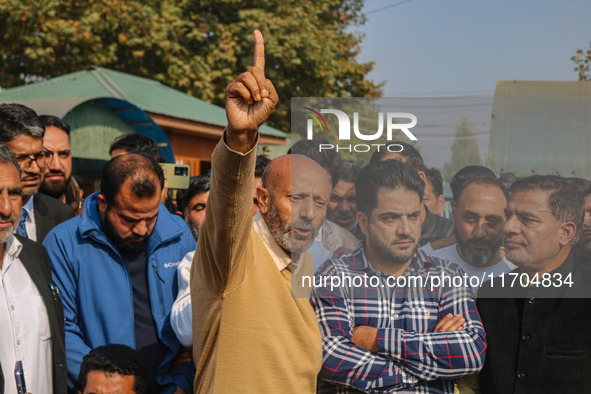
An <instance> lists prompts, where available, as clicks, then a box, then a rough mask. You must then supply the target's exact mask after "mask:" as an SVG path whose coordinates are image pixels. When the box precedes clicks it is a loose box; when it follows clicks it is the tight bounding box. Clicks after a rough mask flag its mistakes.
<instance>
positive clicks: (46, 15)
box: [0, 0, 381, 130]
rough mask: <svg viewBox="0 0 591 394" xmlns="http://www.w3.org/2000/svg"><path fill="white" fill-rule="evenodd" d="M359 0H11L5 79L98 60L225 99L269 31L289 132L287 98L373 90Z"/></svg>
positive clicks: (5, 4)
mask: <svg viewBox="0 0 591 394" xmlns="http://www.w3.org/2000/svg"><path fill="white" fill-rule="evenodd" d="M362 5H363V1H362V0H319V1H295V0H287V1H282V2H279V1H278V0H266V1H264V0H250V1H238V0H215V1H213V0H183V1H180V2H179V1H172V0H163V1H155V0H152V1H149V0H144V1H138V0H127V1H123V0H87V1H75V0H45V1H43V2H39V1H34V0H4V1H2V2H0V36H1V37H2V42H3V45H2V48H0V55H1V57H2V60H3V65H2V67H1V68H0V86H2V87H4V88H8V87H13V86H18V85H21V84H23V83H29V82H33V81H36V80H40V79H45V78H50V77H54V76H58V75H62V74H66V73H70V72H74V71H78V70H81V69H84V68H86V67H88V66H89V65H93V64H94V65H97V66H101V67H107V68H111V69H115V70H119V71H123V72H127V73H131V74H135V75H139V76H143V77H148V78H153V79H156V80H158V81H160V82H162V83H164V84H166V85H168V86H171V87H173V88H176V89H179V90H181V91H184V92H186V93H188V94H191V95H193V96H195V97H198V98H201V99H203V100H206V101H209V102H213V103H216V104H218V105H223V103H224V89H225V87H226V85H227V84H228V83H229V82H230V81H231V80H232V79H233V78H235V77H236V76H237V75H238V74H239V73H241V72H243V71H245V70H246V69H248V68H249V67H250V66H251V65H252V47H253V39H252V31H253V30H254V29H255V28H258V29H260V30H261V31H262V32H263V34H264V35H265V40H266V45H265V49H266V56H267V68H266V72H267V76H268V78H269V79H271V80H272V81H273V83H274V84H275V87H276V88H277V91H278V93H279V97H280V104H279V106H278V107H277V109H276V111H275V113H274V114H273V116H272V118H271V119H270V121H269V124H270V125H272V126H275V127H278V128H280V129H282V130H289V112H290V110H289V109H290V98H291V97H292V96H294V97H306V96H328V97H339V96H340V97H343V96H344V97H348V96H364V97H375V96H379V95H381V86H380V85H377V84H375V83H374V82H373V81H370V80H367V79H366V75H367V73H369V72H370V71H371V70H372V68H373V63H360V62H359V61H358V60H357V56H358V54H359V52H360V50H361V48H360V40H361V36H360V35H359V34H358V33H350V32H349V31H350V30H351V29H350V28H351V27H354V26H358V25H360V24H362V23H363V22H364V15H363V14H362V12H361V7H362Z"/></svg>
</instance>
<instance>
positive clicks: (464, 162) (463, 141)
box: [443, 119, 482, 179]
mask: <svg viewBox="0 0 591 394" xmlns="http://www.w3.org/2000/svg"><path fill="white" fill-rule="evenodd" d="M470 165H478V166H481V165H482V158H481V157H480V151H479V150H478V141H476V136H475V135H474V127H473V126H472V125H471V124H470V123H469V122H468V120H467V119H462V120H461V122H460V123H458V125H457V126H456V137H455V140H454V143H453V145H452V146H451V159H450V161H449V162H447V163H445V164H444V166H443V168H444V172H445V178H446V179H451V177H452V176H454V175H455V173H456V172H458V171H459V170H461V169H462V168H464V167H466V166H470Z"/></svg>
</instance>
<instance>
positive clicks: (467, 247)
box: [453, 183, 507, 267]
mask: <svg viewBox="0 0 591 394" xmlns="http://www.w3.org/2000/svg"><path fill="white" fill-rule="evenodd" d="M506 207H507V199H506V198H505V194H504V193H503V191H502V190H501V189H500V188H499V187H497V186H495V185H490V184H479V183H472V184H470V185H468V187H466V188H465V189H464V190H463V191H462V194H461V195H460V198H459V199H458V201H457V203H455V204H453V218H454V232H455V235H456V240H457V242H458V251H459V253H460V255H461V257H462V258H463V259H464V261H466V262H467V263H468V264H470V265H473V266H476V267H483V266H486V265H487V264H488V263H489V262H490V261H491V260H494V259H493V258H494V257H495V256H496V255H497V254H498V253H499V250H500V247H501V243H502V241H503V225H504V224H505V208H506Z"/></svg>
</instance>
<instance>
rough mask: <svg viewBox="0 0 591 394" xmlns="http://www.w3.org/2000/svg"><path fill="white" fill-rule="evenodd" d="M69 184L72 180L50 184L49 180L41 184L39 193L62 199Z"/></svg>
mask: <svg viewBox="0 0 591 394" xmlns="http://www.w3.org/2000/svg"><path fill="white" fill-rule="evenodd" d="M69 184H70V178H68V179H66V180H65V181H64V182H61V181H60V182H48V181H47V180H44V181H43V183H41V187H40V188H39V191H40V192H41V193H43V194H47V195H48V196H51V197H53V198H60V197H61V196H63V195H64V193H66V189H67V188H68V185H69Z"/></svg>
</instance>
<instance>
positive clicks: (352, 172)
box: [332, 160, 361, 187]
mask: <svg viewBox="0 0 591 394" xmlns="http://www.w3.org/2000/svg"><path fill="white" fill-rule="evenodd" d="M339 171H340V173H341V179H340V180H341V181H345V182H350V183H355V182H357V178H358V177H359V173H360V172H361V167H359V165H358V164H357V163H355V162H352V161H351V160H342V161H341V167H340V168H339ZM332 186H333V187H334V186H336V185H332Z"/></svg>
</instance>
